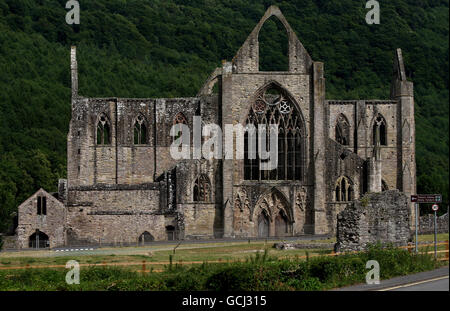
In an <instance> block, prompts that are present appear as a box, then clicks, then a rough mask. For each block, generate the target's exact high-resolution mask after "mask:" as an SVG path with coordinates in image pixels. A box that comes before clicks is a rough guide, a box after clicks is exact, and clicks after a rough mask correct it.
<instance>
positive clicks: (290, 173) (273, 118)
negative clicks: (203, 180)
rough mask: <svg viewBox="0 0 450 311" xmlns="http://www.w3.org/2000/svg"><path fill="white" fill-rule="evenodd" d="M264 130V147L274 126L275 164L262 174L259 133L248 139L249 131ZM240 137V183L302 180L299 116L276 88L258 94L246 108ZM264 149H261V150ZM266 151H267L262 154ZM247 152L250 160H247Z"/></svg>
mask: <svg viewBox="0 0 450 311" xmlns="http://www.w3.org/2000/svg"><path fill="white" fill-rule="evenodd" d="M261 124H263V125H265V126H266V135H267V137H266V143H267V146H269V144H270V140H269V134H270V127H271V125H272V124H276V125H278V164H277V168H276V169H274V170H271V171H268V170H262V166H261V163H262V160H261V159H260V156H259V154H258V150H259V148H258V143H259V139H258V138H259V137H258V135H259V133H258V131H256V132H255V135H253V136H252V135H249V131H250V129H256V130H257V129H258V125H261ZM246 128H247V132H246V134H245V136H244V146H245V149H244V179H246V180H303V177H304V174H305V161H306V157H305V152H306V151H305V150H306V140H305V139H306V135H305V127H304V122H303V118H302V115H301V113H300V111H299V110H298V108H297V106H296V105H295V104H294V102H293V101H292V100H291V99H290V96H289V95H288V94H287V93H286V92H285V91H284V90H283V89H282V88H281V87H278V85H276V84H272V85H271V86H270V87H267V88H266V89H264V90H263V91H261V92H259V93H258V94H257V96H256V100H255V101H254V103H253V105H252V106H251V108H250V112H249V114H248V116H247V120H246ZM262 149H264V148H262ZM268 149H269V148H268V147H267V148H266V150H268ZM251 150H253V153H252V154H253V156H252V157H250V156H249V155H250V154H251V152H250V151H251Z"/></svg>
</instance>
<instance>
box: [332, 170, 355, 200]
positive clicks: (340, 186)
mask: <svg viewBox="0 0 450 311" xmlns="http://www.w3.org/2000/svg"><path fill="white" fill-rule="evenodd" d="M353 199H354V198H353V183H352V181H351V180H350V179H349V178H347V177H345V176H342V177H339V178H338V179H337V181H336V185H335V201H336V202H347V201H353Z"/></svg>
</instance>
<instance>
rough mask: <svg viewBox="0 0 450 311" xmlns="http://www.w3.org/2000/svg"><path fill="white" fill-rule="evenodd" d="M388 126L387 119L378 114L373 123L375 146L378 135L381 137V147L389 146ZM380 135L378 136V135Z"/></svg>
mask: <svg viewBox="0 0 450 311" xmlns="http://www.w3.org/2000/svg"><path fill="white" fill-rule="evenodd" d="M386 130H387V125H386V119H385V118H384V117H383V116H382V115H381V114H378V115H377V117H376V118H375V120H374V122H373V133H372V136H373V138H372V139H373V144H374V145H376V142H377V135H379V141H380V146H386V145H387V132H386ZM377 133H378V134H377Z"/></svg>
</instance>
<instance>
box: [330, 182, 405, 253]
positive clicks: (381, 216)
mask: <svg viewBox="0 0 450 311" xmlns="http://www.w3.org/2000/svg"><path fill="white" fill-rule="evenodd" d="M409 218H410V209H409V205H408V198H407V197H406V196H405V195H404V194H402V193H401V192H400V191H398V190H390V191H384V192H381V193H371V194H367V195H366V196H364V197H363V198H362V199H361V200H359V201H355V202H353V203H351V204H349V205H348V206H347V207H346V208H345V209H344V211H343V212H341V213H339V215H338V223H337V237H336V240H337V243H336V245H335V250H336V251H338V252H342V251H356V250H362V249H364V248H365V247H366V246H367V245H368V244H375V243H377V242H380V243H382V244H386V243H393V244H394V245H406V244H407V243H408V241H410V239H411V232H410V228H409Z"/></svg>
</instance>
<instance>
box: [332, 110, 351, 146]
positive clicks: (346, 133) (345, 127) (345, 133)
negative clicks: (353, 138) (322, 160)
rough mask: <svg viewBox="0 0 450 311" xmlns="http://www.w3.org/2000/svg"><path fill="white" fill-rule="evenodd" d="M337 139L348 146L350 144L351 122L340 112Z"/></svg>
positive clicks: (336, 128) (337, 123)
mask: <svg viewBox="0 0 450 311" xmlns="http://www.w3.org/2000/svg"><path fill="white" fill-rule="evenodd" d="M335 132H336V141H337V142H338V143H339V144H341V145H344V146H348V145H349V144H350V124H349V123H348V120H347V118H346V117H345V116H344V115H343V114H340V115H339V116H338V118H337V121H336V127H335Z"/></svg>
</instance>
